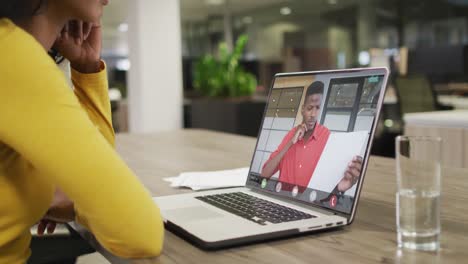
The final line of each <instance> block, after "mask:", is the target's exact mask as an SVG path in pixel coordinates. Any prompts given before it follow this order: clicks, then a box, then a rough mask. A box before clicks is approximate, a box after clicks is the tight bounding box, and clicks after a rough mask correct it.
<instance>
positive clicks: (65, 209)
mask: <svg viewBox="0 0 468 264" xmlns="http://www.w3.org/2000/svg"><path fill="white" fill-rule="evenodd" d="M73 220H75V209H74V205H73V202H72V201H71V200H70V199H69V198H68V197H67V196H66V195H65V193H63V192H62V191H61V190H60V189H57V190H56V191H55V194H54V198H53V200H52V203H51V204H50V207H49V210H47V213H46V214H45V215H44V217H43V218H42V219H41V220H40V221H39V224H38V227H37V234H38V235H42V234H44V232H45V231H46V230H47V233H49V234H51V233H53V232H54V230H55V226H56V225H57V223H66V222H70V221H73Z"/></svg>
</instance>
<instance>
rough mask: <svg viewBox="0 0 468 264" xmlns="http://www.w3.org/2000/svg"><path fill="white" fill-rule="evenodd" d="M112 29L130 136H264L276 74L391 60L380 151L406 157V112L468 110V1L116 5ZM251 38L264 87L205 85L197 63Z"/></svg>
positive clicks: (123, 126)
mask: <svg viewBox="0 0 468 264" xmlns="http://www.w3.org/2000/svg"><path fill="white" fill-rule="evenodd" d="M103 27H104V49H103V57H104V59H105V60H106V62H107V64H108V70H109V76H110V81H109V83H110V88H111V95H112V101H113V102H112V105H113V110H114V125H115V127H116V130H117V131H118V132H128V131H130V132H143V133H144V132H153V131H164V130H171V129H177V128H183V127H185V128H190V127H195V128H207V129H214V130H218V131H224V132H228V133H237V134H243V135H249V136H257V133H258V131H259V126H260V122H261V117H262V115H263V110H264V107H265V104H266V100H267V99H266V96H267V95H268V92H269V87H270V84H271V80H272V77H273V75H274V74H275V73H278V72H286V71H309V70H326V69H336V68H338V69H342V68H349V67H370V66H387V67H389V68H390V69H391V70H392V76H391V81H390V84H389V87H388V90H387V94H386V98H385V103H384V107H383V110H382V115H381V118H380V120H379V126H378V129H377V133H376V138H375V142H374V146H373V150H372V152H373V153H374V154H377V155H384V156H393V155H394V154H393V149H394V137H395V136H396V135H398V134H402V133H404V132H405V124H406V123H405V120H404V115H405V114H408V113H414V112H430V113H432V112H434V111H455V113H459V112H457V111H459V110H460V109H468V97H465V95H467V94H468V0H158V1H154V0H136V1H127V0H112V1H110V4H109V6H108V7H107V8H106V10H105V14H104V18H103ZM241 36H246V37H247V38H248V41H247V44H246V46H245V48H244V49H243V50H242V52H241V56H240V58H239V65H240V66H242V68H243V69H244V70H245V71H246V72H248V73H251V74H252V75H253V76H254V77H255V79H256V84H255V87H254V89H253V90H252V93H251V94H247V95H246V94H240V96H232V94H217V96H211V97H210V96H208V94H207V93H206V92H205V93H204V92H203V91H201V90H200V89H195V88H194V80H195V79H196V74H198V73H197V71H199V69H197V67H198V66H197V62H198V61H200V59H201V58H203V57H204V56H206V55H212V56H215V57H216V56H219V55H220V53H219V49H218V48H219V45H220V44H221V43H223V42H225V43H226V46H225V47H226V49H227V50H228V51H230V50H232V49H233V48H235V41H236V40H237V39H238V38H239V37H241ZM461 126H462V127H463V126H464V125H461ZM463 133H465V132H463ZM463 135H465V134H463ZM466 136H467V140H468V133H466ZM467 154H468V152H467Z"/></svg>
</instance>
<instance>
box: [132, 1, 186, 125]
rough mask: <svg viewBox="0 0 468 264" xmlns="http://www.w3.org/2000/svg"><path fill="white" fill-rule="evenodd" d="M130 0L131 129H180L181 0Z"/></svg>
mask: <svg viewBox="0 0 468 264" xmlns="http://www.w3.org/2000/svg"><path fill="white" fill-rule="evenodd" d="M128 2H129V4H128V8H129V30H128V35H129V59H130V63H131V68H130V71H129V81H128V98H129V126H130V132H154V131H165V130H173V129H178V128H181V127H182V109H183V107H182V66H181V61H182V53H181V33H180V3H179V0H157V1H154V0H135V1H128Z"/></svg>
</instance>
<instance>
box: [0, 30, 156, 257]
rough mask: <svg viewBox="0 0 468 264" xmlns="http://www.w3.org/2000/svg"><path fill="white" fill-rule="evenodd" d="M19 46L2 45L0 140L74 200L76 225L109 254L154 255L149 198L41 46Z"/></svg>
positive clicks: (153, 209)
mask: <svg viewBox="0 0 468 264" xmlns="http://www.w3.org/2000/svg"><path fill="white" fill-rule="evenodd" d="M27 41H29V39H26V38H25V39H24V40H22V42H21V43H28V45H18V43H11V46H8V45H7V44H2V45H5V47H4V48H5V49H7V50H15V52H14V53H13V54H6V56H4V57H3V58H2V63H0V72H2V75H1V76H0V83H1V84H2V85H1V86H0V93H1V94H2V96H0V113H1V114H0V124H1V126H0V141H2V142H4V143H5V144H7V145H9V146H10V147H11V148H13V149H14V150H15V151H17V152H18V153H19V154H20V155H21V156H22V157H24V158H25V159H26V160H28V161H29V162H30V164H31V166H32V167H33V168H34V169H35V170H36V171H37V172H38V175H39V176H38V177H41V178H42V179H43V180H44V181H48V182H51V183H53V184H55V185H56V186H57V187H59V188H60V189H61V190H62V191H63V192H64V193H65V194H66V195H67V196H68V197H69V198H70V199H71V200H72V201H74V202H75V207H76V208H77V211H78V212H79V216H78V217H77V219H78V220H79V222H80V223H82V224H84V225H85V226H87V227H89V229H90V230H91V231H92V232H93V234H94V235H95V236H96V238H97V240H98V241H99V242H100V243H101V244H102V245H103V246H104V247H105V248H107V249H108V250H110V251H111V252H112V253H114V254H116V255H118V256H121V257H125V258H146V257H151V256H156V255H158V254H160V252H161V249H162V245H163V242H162V241H163V235H164V228H163V223H162V218H161V215H160V212H159V209H158V208H157V206H156V205H155V204H154V202H153V201H152V199H151V195H150V194H149V193H148V191H147V190H146V189H145V188H144V187H143V185H142V184H141V183H140V182H139V180H138V179H137V177H136V176H135V175H134V174H133V172H132V171H131V170H130V169H129V168H128V167H127V166H126V164H125V163H124V162H123V161H122V159H121V158H120V157H119V156H118V155H117V153H116V152H115V150H114V149H113V148H112V146H111V145H110V144H109V143H108V142H107V141H106V139H105V138H104V137H103V136H102V134H101V133H100V132H99V130H98V128H96V126H95V125H94V124H93V123H92V122H91V121H90V119H89V117H88V115H87V114H86V112H85V111H83V109H82V108H81V106H80V104H79V102H78V100H77V99H76V97H75V96H74V94H73V93H72V91H70V89H68V88H67V84H66V82H65V79H64V77H63V74H62V73H61V72H60V71H59V70H58V68H57V67H56V65H54V63H53V62H52V61H51V60H50V59H49V58H48V57H47V54H46V53H45V52H44V50H42V47H40V45H38V44H37V45H32V44H31V43H33V44H34V42H32V40H31V41H30V42H27ZM19 69H21V72H19Z"/></svg>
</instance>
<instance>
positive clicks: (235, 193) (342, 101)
mask: <svg viewBox="0 0 468 264" xmlns="http://www.w3.org/2000/svg"><path fill="white" fill-rule="evenodd" d="M388 75H389V73H388V70H387V69H386V68H365V69H347V70H331V71H316V72H297V73H280V74H276V75H275V76H274V79H273V81H272V84H271V88H270V92H269V97H268V101H267V104H266V108H265V112H264V115H263V120H262V122H261V127H260V132H259V136H258V139H257V144H256V147H255V150H254V151H253V155H252V161H251V164H250V169H249V173H248V176H247V181H246V183H245V186H244V187H239V188H227V189H217V190H210V191H203V192H193V193H187V194H178V195H171V196H163V197H156V198H154V200H155V202H156V203H157V204H158V206H159V207H160V209H161V213H162V216H163V218H164V222H165V227H166V229H168V230H170V231H172V232H173V233H175V234H177V235H179V236H181V237H182V238H184V239H186V240H188V241H190V242H192V243H194V244H195V245H197V246H198V247H200V248H202V249H207V250H215V249H220V248H226V247H231V246H238V245H244V244H250V243H254V242H261V241H265V240H270V239H277V238H283V237H290V236H294V235H298V234H304V233H309V232H310V233H313V232H317V231H319V230H327V229H337V228H339V227H343V226H346V225H350V224H351V223H352V222H353V219H354V218H355V216H356V208H357V205H358V200H359V195H360V192H361V189H362V184H363V182H364V176H365V171H366V167H367V163H368V160H369V155H370V149H371V142H372V138H373V136H374V133H375V130H376V127H377V121H378V118H379V113H380V110H381V107H382V103H383V99H384V95H385V88H386V84H387V79H388Z"/></svg>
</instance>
